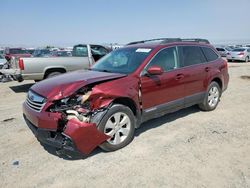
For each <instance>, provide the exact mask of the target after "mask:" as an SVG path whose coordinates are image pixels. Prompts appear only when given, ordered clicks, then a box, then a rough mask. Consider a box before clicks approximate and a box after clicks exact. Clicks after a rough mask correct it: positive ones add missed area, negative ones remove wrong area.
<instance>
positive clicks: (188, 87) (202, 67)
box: [178, 46, 210, 106]
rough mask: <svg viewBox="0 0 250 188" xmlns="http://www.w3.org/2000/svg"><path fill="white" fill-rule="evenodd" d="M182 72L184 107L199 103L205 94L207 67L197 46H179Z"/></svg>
mask: <svg viewBox="0 0 250 188" xmlns="http://www.w3.org/2000/svg"><path fill="white" fill-rule="evenodd" d="M178 48H179V51H180V54H181V57H182V58H181V61H182V72H183V74H184V75H185V77H184V80H183V81H184V83H185V106H190V105H192V104H195V103H197V101H201V100H202V99H203V98H204V94H205V92H206V84H205V80H206V78H207V73H208V71H209V69H210V68H209V67H207V65H206V58H205V56H204V54H203V52H202V50H201V48H200V47H199V46H179V47H178Z"/></svg>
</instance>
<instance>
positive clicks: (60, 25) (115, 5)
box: [0, 0, 250, 46]
mask: <svg viewBox="0 0 250 188" xmlns="http://www.w3.org/2000/svg"><path fill="white" fill-rule="evenodd" d="M249 12H250V0H238V1H233V0H227V1H226V0H203V1H202V0H151V1H150V0H0V23H1V27H0V45H1V44H2V45H3V44H7V45H25V46H41V45H47V44H49V45H63V46H65V45H66V46H67V45H73V44H75V43H110V42H118V43H128V42H130V41H134V40H141V39H149V38H157V37H203V38H208V39H209V40H211V41H213V42H215V43H224V42H233V41H239V42H243V41H247V42H250V19H249V18H250V13H249Z"/></svg>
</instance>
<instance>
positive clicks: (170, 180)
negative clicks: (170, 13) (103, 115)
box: [0, 63, 250, 188]
mask: <svg viewBox="0 0 250 188" xmlns="http://www.w3.org/2000/svg"><path fill="white" fill-rule="evenodd" d="M229 71H230V83H229V87H228V90H227V91H226V92H225V93H224V94H223V96H222V98H221V102H220V104H219V106H218V108H217V109H216V110H215V111H213V112H202V111H200V110H199V109H198V108H197V107H195V106H194V107H190V108H187V109H184V110H181V111H178V112H176V113H172V114H169V115H166V116H164V117H162V118H158V119H155V120H151V121H149V122H147V123H145V124H144V125H143V126H142V127H141V128H140V129H139V130H137V131H136V137H135V139H134V140H133V142H132V143H131V144H130V145H128V146H127V147H125V148H123V149H121V150H119V151H116V152H111V153H107V152H103V151H102V150H100V149H96V150H95V151H94V152H93V153H92V154H91V155H90V156H89V157H88V158H86V159H79V158H78V159H77V158H76V159H67V158H62V157H58V156H57V155H56V154H55V152H54V150H53V149H51V148H44V147H43V146H41V145H40V144H39V143H38V141H37V140H36V139H35V137H34V135H33V134H32V133H31V131H30V130H29V129H28V127H27V126H26V125H25V122H24V120H23V118H22V109H21V104H22V102H23V101H24V100H25V97H26V92H27V90H28V88H29V87H30V86H31V85H32V84H33V83H32V82H28V81H25V82H22V83H17V82H8V83H0V129H1V131H0V146H1V147H0V187H11V188H13V187H97V186H99V187H118V186H119V187H250V157H249V154H250V119H249V114H250V108H249V107H250V77H248V76H250V63H248V64H244V63H230V65H229ZM241 76H243V77H241Z"/></svg>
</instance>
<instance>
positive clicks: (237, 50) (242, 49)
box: [233, 48, 245, 52]
mask: <svg viewBox="0 0 250 188" xmlns="http://www.w3.org/2000/svg"><path fill="white" fill-rule="evenodd" d="M243 51H245V48H236V49H233V52H243Z"/></svg>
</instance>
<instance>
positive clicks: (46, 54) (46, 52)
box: [32, 49, 52, 57]
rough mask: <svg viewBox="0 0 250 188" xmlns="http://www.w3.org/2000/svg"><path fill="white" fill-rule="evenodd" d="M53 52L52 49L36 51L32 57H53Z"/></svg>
mask: <svg viewBox="0 0 250 188" xmlns="http://www.w3.org/2000/svg"><path fill="white" fill-rule="evenodd" d="M51 52H52V51H51V50H50V49H36V50H35V51H34V52H33V54H32V57H51V56H52V53H51Z"/></svg>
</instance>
